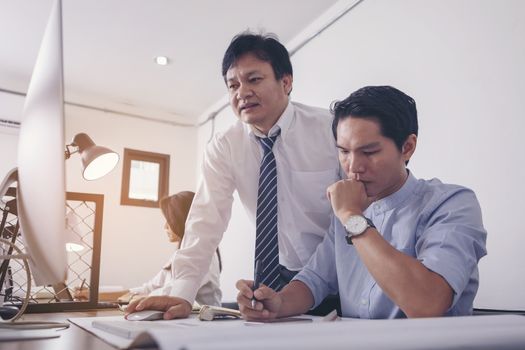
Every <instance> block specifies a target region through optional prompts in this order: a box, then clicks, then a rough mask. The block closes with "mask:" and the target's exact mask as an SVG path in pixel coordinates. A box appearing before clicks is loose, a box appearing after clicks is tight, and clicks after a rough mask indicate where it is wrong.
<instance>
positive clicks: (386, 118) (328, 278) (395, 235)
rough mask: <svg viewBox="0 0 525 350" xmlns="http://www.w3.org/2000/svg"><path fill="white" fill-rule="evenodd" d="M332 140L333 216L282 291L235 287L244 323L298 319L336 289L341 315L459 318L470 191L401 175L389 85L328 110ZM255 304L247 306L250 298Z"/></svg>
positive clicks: (395, 101) (475, 218)
mask: <svg viewBox="0 0 525 350" xmlns="http://www.w3.org/2000/svg"><path fill="white" fill-rule="evenodd" d="M332 112H333V114H334V120H333V125H332V128H333V133H334V137H335V139H336V142H337V148H338V149H339V161H340V163H341V166H342V167H343V169H344V171H345V172H346V174H347V177H348V178H347V179H345V180H341V181H338V182H336V183H334V184H333V185H331V186H330V187H328V190H327V195H328V197H329V198H330V201H331V204H332V208H333V211H334V214H335V217H334V219H333V222H332V226H331V229H330V232H329V234H328V235H327V236H326V238H325V239H324V241H323V242H322V243H321V244H320V245H319V248H318V249H317V251H316V253H315V254H314V256H313V257H312V259H311V260H310V261H309V262H308V264H307V265H306V267H305V268H304V269H303V270H302V271H301V272H300V273H299V274H298V275H297V276H296V277H295V278H294V280H293V281H292V282H291V283H290V284H289V285H288V286H286V287H285V288H284V289H283V290H282V291H280V292H275V291H273V290H272V289H270V288H268V287H266V286H262V287H260V288H259V289H257V290H256V291H255V292H252V290H251V287H252V286H253V283H252V282H251V281H243V280H241V281H238V282H237V288H238V289H239V291H240V292H239V294H238V302H239V305H240V310H241V312H242V313H243V316H244V317H245V318H247V319H254V320H259V319H269V318H275V317H283V316H290V315H295V314H301V313H304V312H306V311H307V310H309V309H310V308H311V307H313V306H315V305H317V304H318V303H319V301H320V300H322V299H323V297H324V296H325V295H327V294H328V293H335V292H339V293H340V297H341V308H342V313H343V316H346V317H359V318H398V317H424V316H443V315H468V314H471V313H472V303H473V300H474V297H475V295H476V292H477V289H478V268H477V263H478V261H479V259H480V258H481V257H483V256H484V255H485V254H486V249H485V240H486V232H485V230H484V228H483V224H482V220H481V210H480V207H479V204H478V201H477V199H476V197H475V195H474V193H473V192H472V191H471V190H469V189H467V188H465V187H461V186H457V185H447V184H443V183H441V182H440V181H439V180H437V179H433V180H429V181H427V180H418V179H416V177H415V176H414V174H412V173H411V172H410V171H409V170H408V169H407V168H406V165H407V164H408V161H409V160H410V158H411V157H412V155H413V154H414V151H415V149H416V144H417V131H418V123H417V111H416V105H415V102H414V100H413V99H412V98H410V97H409V96H407V95H406V94H404V93H403V92H401V91H399V90H397V89H394V88H392V87H389V86H377V87H374V86H371V87H365V88H362V89H360V90H358V91H356V92H354V93H353V94H351V95H350V96H349V97H348V98H347V99H345V100H343V101H340V102H337V103H335V105H334V106H333V110H332ZM253 296H255V298H256V300H258V302H256V303H255V306H254V308H252V306H251V305H252V304H251V299H252V297H253Z"/></svg>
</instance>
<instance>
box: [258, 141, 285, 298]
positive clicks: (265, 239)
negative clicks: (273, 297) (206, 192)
mask: <svg viewBox="0 0 525 350" xmlns="http://www.w3.org/2000/svg"><path fill="white" fill-rule="evenodd" d="M279 133H280V132H278V133H277V134H275V135H274V136H272V137H265V138H259V142H260V143H261V145H262V148H263V151H264V155H263V158H262V161H261V169H260V172H259V191H258V195H257V218H256V230H255V231H256V236H255V261H257V260H261V261H262V263H263V265H262V266H263V270H262V275H261V279H260V282H261V283H263V284H264V285H266V286H268V287H270V288H272V289H274V290H279V289H280V281H279V280H280V279H279V242H278V239H277V167H276V164H275V156H274V154H273V151H272V148H273V145H274V143H275V140H276V139H277V136H279Z"/></svg>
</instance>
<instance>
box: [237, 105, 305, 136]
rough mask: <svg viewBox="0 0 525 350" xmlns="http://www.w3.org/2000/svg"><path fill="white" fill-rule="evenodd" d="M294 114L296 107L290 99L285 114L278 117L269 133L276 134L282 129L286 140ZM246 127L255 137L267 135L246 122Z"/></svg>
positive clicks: (282, 134) (269, 134)
mask: <svg viewBox="0 0 525 350" xmlns="http://www.w3.org/2000/svg"><path fill="white" fill-rule="evenodd" d="M294 114H295V108H294V106H293V104H292V103H291V102H290V101H288V105H287V106H286V108H285V110H284V112H283V114H281V116H280V117H279V119H277V123H275V125H274V126H272V128H271V129H270V132H269V133H268V136H274V135H275V134H276V133H277V132H278V131H279V130H281V138H282V139H283V140H284V139H285V138H286V134H287V133H288V130H289V129H290V125H291V124H292V120H293V116H294ZM245 127H247V128H248V129H247V130H248V134H249V135H250V136H251V137H253V138H254V139H255V137H262V138H264V137H266V135H264V134H263V133H261V132H260V131H259V130H257V129H255V128H254V127H252V126H251V125H248V124H245Z"/></svg>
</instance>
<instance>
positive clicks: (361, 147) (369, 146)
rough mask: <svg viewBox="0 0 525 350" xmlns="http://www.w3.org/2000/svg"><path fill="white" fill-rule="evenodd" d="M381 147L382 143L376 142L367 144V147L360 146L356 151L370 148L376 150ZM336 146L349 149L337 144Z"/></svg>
mask: <svg viewBox="0 0 525 350" xmlns="http://www.w3.org/2000/svg"><path fill="white" fill-rule="evenodd" d="M380 145H381V143H379V142H377V141H376V142H370V143H367V144H366V145H362V146H359V147H357V148H356V149H357V150H363V149H370V148H375V147H377V146H380ZM335 146H336V147H337V148H340V149H347V148H346V147H343V146H341V145H339V144H336V145H335Z"/></svg>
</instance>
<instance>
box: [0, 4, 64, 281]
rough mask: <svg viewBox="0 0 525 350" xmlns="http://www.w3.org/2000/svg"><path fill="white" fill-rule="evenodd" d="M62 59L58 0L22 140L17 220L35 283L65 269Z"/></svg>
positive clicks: (30, 95)
mask: <svg viewBox="0 0 525 350" xmlns="http://www.w3.org/2000/svg"><path fill="white" fill-rule="evenodd" d="M62 64H63V62H62V14H61V2H60V0H57V1H56V2H55V4H54V5H53V8H52V11H51V14H50V17H49V21H48V23H47V27H46V30H45V34H44V37H43V39H42V44H41V46H40V51H39V53H38V57H37V60H36V63H35V67H34V70H33V74H32V76H31V81H30V84H29V89H28V92H27V96H26V100H25V105H24V111H23V114H22V121H21V127H20V132H19V140H18V158H17V160H18V181H17V206H18V220H19V223H20V227H21V236H22V239H23V241H24V244H25V246H26V248H27V253H28V254H29V265H30V268H31V273H32V276H33V279H34V281H35V283H36V284H37V285H51V284H56V283H59V282H63V281H65V280H66V275H67V253H66V249H65V246H66V238H65V216H66V196H65V193H66V192H65V155H64V147H65V140H64V92H63V90H64V89H63V68H62ZM11 175H13V174H11ZM11 180H13V179H11ZM5 184H6V183H4V185H5Z"/></svg>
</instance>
